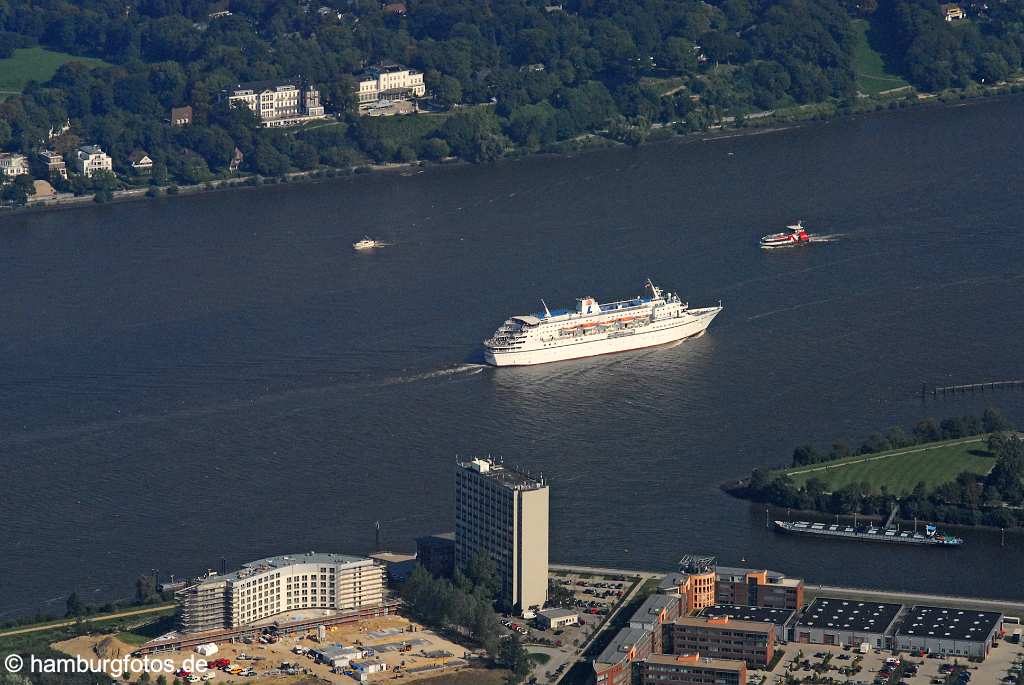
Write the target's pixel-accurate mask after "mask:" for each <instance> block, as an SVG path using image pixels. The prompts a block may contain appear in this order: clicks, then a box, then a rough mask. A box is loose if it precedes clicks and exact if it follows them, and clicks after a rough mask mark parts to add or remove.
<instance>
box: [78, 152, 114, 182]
mask: <svg viewBox="0 0 1024 685" xmlns="http://www.w3.org/2000/svg"><path fill="white" fill-rule="evenodd" d="M75 167H76V169H77V171H78V173H80V174H82V175H83V176H85V177H86V178H92V176H93V174H96V173H97V172H100V171H106V172H109V173H113V172H114V160H112V159H111V158H110V155H108V154H107V153H106V152H104V151H103V149H102V148H101V147H100V146H99V145H83V146H82V147H80V148H78V150H76V151H75Z"/></svg>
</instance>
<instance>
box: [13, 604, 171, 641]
mask: <svg viewBox="0 0 1024 685" xmlns="http://www.w3.org/2000/svg"><path fill="white" fill-rule="evenodd" d="M172 608H173V606H169V605H166V604H164V605H161V606H154V607H147V608H145V609H132V610H131V611H119V612H117V613H116V614H105V615H103V616H93V617H90V618H82V619H81V621H82V623H98V622H100V621H113V620H116V619H119V618H129V617H131V616H143V615H145V614H156V613H159V612H161V611H167V610H168V609H172ZM76 623H78V619H69V620H67V621H61V622H59V623H47V624H45V625H41V626H30V627H28V628H18V629H16V630H8V631H5V632H2V633H0V638H4V637H11V636H13V635H24V634H26V633H39V632H42V631H44V630H53V629H54V628H64V627H66V626H73V625H75V624H76Z"/></svg>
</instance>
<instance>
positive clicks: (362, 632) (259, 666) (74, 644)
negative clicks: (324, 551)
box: [53, 616, 476, 684]
mask: <svg viewBox="0 0 1024 685" xmlns="http://www.w3.org/2000/svg"><path fill="white" fill-rule="evenodd" d="M372 633H377V634H376V635H373V634H372ZM382 633H386V634H382ZM108 637H109V636H105V635H95V636H86V637H79V638H75V639H73V640H67V641H65V642H60V643H57V644H54V645H53V647H54V649H58V650H60V651H62V652H64V653H66V654H70V655H73V656H75V655H78V656H82V657H83V658H86V659H96V658H97V655H96V651H95V647H96V645H97V644H99V643H100V642H101V641H103V640H105V639H107V638H108ZM403 642H406V643H411V645H412V648H411V650H410V651H408V652H400V651H398V649H392V650H390V651H385V650H379V651H376V654H375V657H374V658H377V659H380V660H382V661H384V662H385V663H386V664H387V666H388V670H387V671H385V672H382V673H375V674H371V675H370V676H369V682H371V683H382V682H392V681H395V680H402V681H405V682H411V681H414V680H425V679H430V678H434V677H437V676H439V675H441V674H444V673H450V672H452V670H453V669H457V668H463V667H465V662H464V661H463V659H466V658H468V659H469V660H470V662H471V663H476V661H475V660H474V659H473V655H472V654H467V652H466V649H465V648H464V647H462V646H460V645H458V644H455V643H453V642H451V641H449V640H446V639H444V638H443V637H441V636H440V635H437V634H436V633H434V632H433V631H430V630H427V629H424V628H422V627H421V626H418V625H416V624H413V623H410V621H408V620H407V619H405V618H402V617H400V616H386V617H381V618H375V619H370V620H367V621H363V622H360V623H359V624H353V625H349V626H337V627H336V628H334V629H328V630H327V633H326V639H325V640H324V643H323V644H324V646H327V645H335V644H339V645H343V646H346V647H350V646H353V645H355V646H361V647H369V648H377V647H380V646H387V645H400V644H401V643H403ZM109 645H110V652H111V654H110V656H112V657H115V658H116V657H119V656H125V655H127V654H129V653H130V652H131V650H132V649H133V648H132V647H131V646H129V645H127V644H125V643H123V642H120V641H118V640H114V641H113V642H112V643H109ZM318 646H321V645H320V644H319V643H318V642H317V641H316V640H315V633H309V634H307V635H296V636H292V637H285V638H282V639H281V640H280V641H279V642H277V643H276V644H272V645H262V644H258V643H254V644H243V643H235V644H230V643H223V644H221V645H219V647H220V650H219V651H218V652H217V654H215V655H214V656H212V657H210V659H211V660H212V659H217V658H227V659H231V663H232V664H238V665H240V666H243V667H251V668H252V669H253V670H254V671H256V676H255V677H245V676H239V675H231V674H228V673H224V672H222V671H210V673H213V674H214V676H213V678H212V680H211V682H214V683H256V682H259V683H263V682H275V683H282V684H284V683H293V682H304V681H303V679H302V678H295V677H289V676H285V675H283V674H280V670H279V669H280V666H281V664H282V663H284V662H288V663H291V664H294V665H295V666H296V667H297V668H298V669H299V673H300V675H302V676H314V677H315V680H319V681H320V682H325V683H345V684H348V683H354V682H357V680H356V679H354V678H353V677H352V676H349V675H344V674H335V673H331V671H330V668H329V667H327V666H326V665H324V664H316V663H314V662H313V660H312V659H311V658H310V657H308V656H300V655H297V654H295V653H293V651H292V650H293V648H295V647H303V648H306V649H310V648H314V649H315V648H316V647H318ZM440 651H443V652H447V653H449V654H451V655H453V656H451V657H438V656H427V654H428V653H431V652H440ZM115 652H119V653H115ZM151 658H152V659H160V660H164V659H170V660H171V661H173V663H174V668H175V669H177V668H180V667H181V666H182V665H183V664H184V663H185V662H186V660H189V659H195V658H200V657H199V655H197V654H195V653H193V652H190V651H181V652H166V653H161V654H156V655H152V656H151ZM450 663H451V665H449V664H450ZM431 666H435V667H437V668H436V669H433V670H424V671H423V672H419V673H417V672H415V671H416V670H417V669H420V668H423V667H431ZM395 667H398V669H399V670H398V671H395V670H394V669H395ZM410 669H411V670H412V671H413V672H410ZM107 672H108V673H111V671H110V669H107ZM111 675H113V673H111ZM155 675H156V674H155V673H151V676H152V677H154V678H155Z"/></svg>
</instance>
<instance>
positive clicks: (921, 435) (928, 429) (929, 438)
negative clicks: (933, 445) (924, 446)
mask: <svg viewBox="0 0 1024 685" xmlns="http://www.w3.org/2000/svg"><path fill="white" fill-rule="evenodd" d="M913 433H914V438H915V440H916V441H917V442H935V441H936V440H940V439H941V438H942V431H941V429H940V428H939V422H938V421H936V420H935V419H930V418H929V419H922V420H921V421H918V422H917V423H915V424H914V429H913Z"/></svg>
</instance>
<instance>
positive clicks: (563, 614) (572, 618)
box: [537, 609, 580, 630]
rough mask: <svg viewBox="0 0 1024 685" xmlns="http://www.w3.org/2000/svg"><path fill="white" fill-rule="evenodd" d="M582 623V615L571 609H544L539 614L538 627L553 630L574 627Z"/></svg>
mask: <svg viewBox="0 0 1024 685" xmlns="http://www.w3.org/2000/svg"><path fill="white" fill-rule="evenodd" d="M579 622H580V615H579V614H578V613H576V612H575V611H572V610H571V609H544V610H543V611H538V612H537V627H538V628H540V629H541V630H551V629H558V628H564V627H565V626H574V625H576V624H577V623H579Z"/></svg>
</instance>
